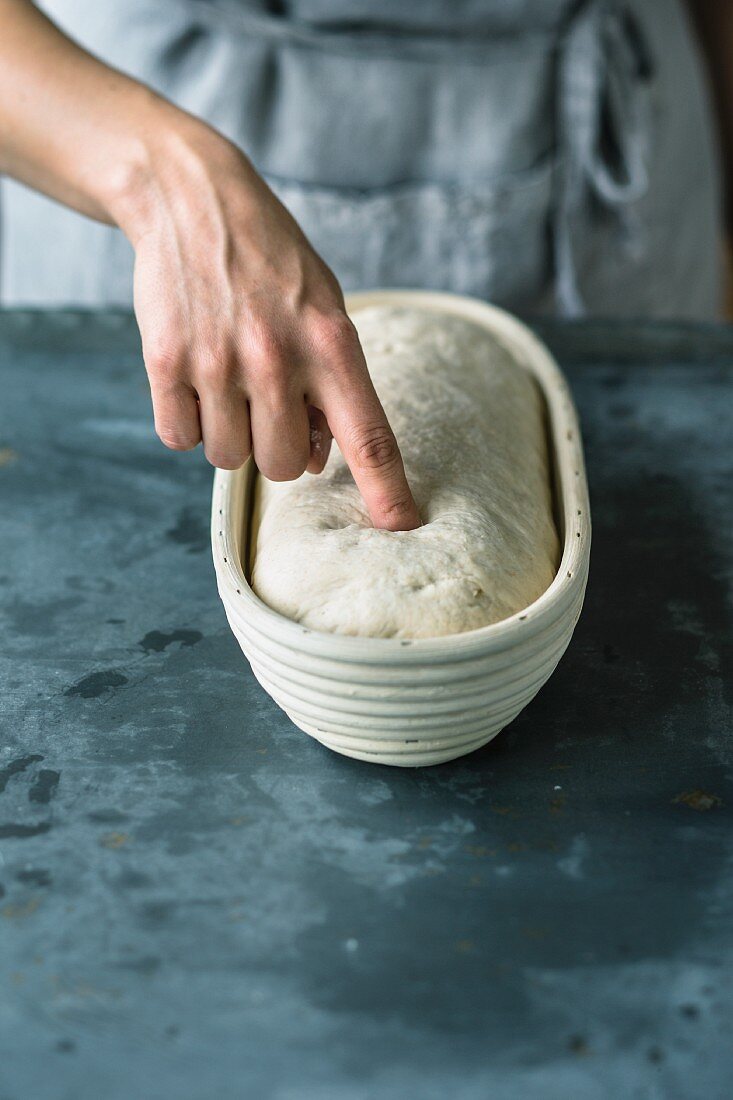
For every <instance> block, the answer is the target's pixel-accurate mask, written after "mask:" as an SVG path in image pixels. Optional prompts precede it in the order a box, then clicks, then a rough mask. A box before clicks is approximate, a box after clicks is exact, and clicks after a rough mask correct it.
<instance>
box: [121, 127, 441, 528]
mask: <svg viewBox="0 0 733 1100" xmlns="http://www.w3.org/2000/svg"><path fill="white" fill-rule="evenodd" d="M179 126H180V124H179ZM155 148H156V151H155V153H154V154H151V160H150V166H149V170H148V173H147V180H146V184H145V194H144V198H143V199H142V201H140V202H137V203H136V204H135V207H136V214H135V216H133V217H132V218H131V219H130V220H131V223H132V225H131V227H130V229H129V231H128V235H129V236H130V239H131V240H132V242H133V245H134V247H135V253H136V261H135V311H136V314H137V319H138V323H139V326H140V332H141V335H142V341H143V355H144V358H145V364H146V367H147V371H148V376H149V379H150V388H151V392H152V398H153V407H154V411H155V426H156V431H157V433H158V435H159V436H160V438H161V440H162V441H163V443H165V445H166V446H168V447H171V448H174V449H176V450H187V449H189V448H192V447H195V446H196V445H197V443H199V441H200V440H203V445H204V450H205V452H206V456H207V458H208V459H209V461H210V462H211V463H212V464H213V465H214V466H219V467H222V468H224V469H236V468H237V467H239V466H241V464H242V463H243V462H244V461H245V459H246V458H247V457H248V455H249V454H250V452H252V453H253V455H254V459H255V462H256V464H257V466H258V468H259V470H261V472H262V473H263V474H264V475H265V476H266V477H268V478H270V479H271V480H274V481H288V480H291V479H293V478H296V477H299V476H300V475H301V474H302V473H303V471H304V470H306V469H307V470H309V471H310V472H312V473H319V472H320V471H321V470H322V469H323V467H324V465H325V462H326V459H327V458H328V451H329V448H330V443H331V433H333V436H334V437H335V439H336V441H337V443H338V445H339V447H340V448H341V451H342V453H343V455H344V458H345V460H346V462H347V463H348V465H349V467H350V469H351V471H352V474H353V476H354V480H355V482H356V484H357V486H358V488H359V490H360V492H361V494H362V496H363V498H364V501H365V504H366V506H367V508H368V511H369V515H370V517H371V519H372V522H373V523H374V525H375V527H382V528H387V529H389V530H409V529H412V528H414V527H417V526H419V525H420V519H419V516H418V513H417V509H416V506H415V503H414V501H413V499H412V495H411V493H410V489H409V487H408V485H407V481H406V478H405V473H404V468H403V464H402V458H401V456H400V452H399V449H398V447H397V443H396V441H395V438H394V435H393V433H392V430H391V428H390V426H389V424H388V422H387V418H386V416H385V413H384V410H383V409H382V406H381V404H380V402H379V399H378V397H377V395H376V393H375V390H374V387H373V385H372V383H371V380H370V378H369V373H368V370H367V366H366V362H365V360H364V355H363V352H362V350H361V347H360V344H359V340H358V337H357V335H356V331H355V329H354V326H353V325H352V323H351V321H350V320H349V318H348V317H347V315H346V312H345V308H344V300H343V295H342V293H341V290H340V288H339V285H338V283H337V281H336V279H335V278H334V276H333V274H332V273H331V271H330V270H329V269H328V267H327V266H326V265H325V264H324V263H323V261H322V260H321V259H320V258H319V257H318V256H317V255H316V253H315V252H314V251H313V249H312V248H311V246H310V245H309V243H308V241H307V240H306V238H305V236H304V235H303V233H302V232H301V230H300V229H299V227H298V225H297V224H296V222H295V221H294V220H293V218H292V217H291V216H290V214H289V213H288V212H287V210H286V209H285V207H284V206H283V205H282V204H281V203H280V202H279V201H278V200H277V198H276V197H275V196H274V195H273V194H272V192H271V191H270V189H269V188H268V187H267V186H266V184H265V183H264V181H263V180H262V179H261V178H260V177H259V176H258V175H257V173H256V172H255V171H254V169H253V168H252V166H251V165H250V163H249V162H248V161H247V159H246V158H245V157H244V156H243V155H242V154H241V153H240V152H239V151H238V150H237V149H236V148H235V147H234V146H232V145H231V144H230V143H229V142H227V141H225V140H224V139H223V138H222V137H220V136H219V135H218V134H216V133H215V132H214V131H212V130H209V129H208V127H205V126H204V125H203V124H201V123H198V122H196V121H195V120H187V121H186V123H185V125H184V127H183V132H181V129H180V128H176V130H174V131H173V133H172V134H169V135H168V140H167V141H166V142H164V143H162V144H156V147H155Z"/></svg>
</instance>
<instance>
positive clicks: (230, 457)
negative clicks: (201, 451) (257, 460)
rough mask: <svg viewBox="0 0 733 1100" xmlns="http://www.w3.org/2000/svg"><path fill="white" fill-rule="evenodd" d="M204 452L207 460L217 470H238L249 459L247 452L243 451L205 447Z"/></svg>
mask: <svg viewBox="0 0 733 1100" xmlns="http://www.w3.org/2000/svg"><path fill="white" fill-rule="evenodd" d="M205 450H206V458H207V460H208V461H209V462H210V463H211V465H212V466H216V467H217V469H219V470H238V469H239V467H240V466H242V465H243V464H244V463H245V462H246V461H247V458H248V457H249V452H248V451H245V450H244V449H241V450H236V449H229V448H225V447H224V448H219V447H207V448H205Z"/></svg>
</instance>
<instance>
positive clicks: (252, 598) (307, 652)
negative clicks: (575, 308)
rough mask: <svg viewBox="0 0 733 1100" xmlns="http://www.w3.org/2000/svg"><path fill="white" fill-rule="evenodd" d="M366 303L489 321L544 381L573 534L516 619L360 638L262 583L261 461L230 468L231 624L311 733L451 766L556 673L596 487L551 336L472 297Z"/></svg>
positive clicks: (224, 486)
mask: <svg viewBox="0 0 733 1100" xmlns="http://www.w3.org/2000/svg"><path fill="white" fill-rule="evenodd" d="M346 304H347V309H348V311H349V313H351V314H352V315H353V314H354V313H356V312H357V311H358V310H360V309H363V308H364V307H365V306H371V305H379V304H385V305H410V306H419V307H421V308H425V309H434V310H438V311H440V312H444V313H445V312H447V313H453V314H457V315H458V316H461V317H465V318H467V319H468V320H471V321H473V322H475V323H478V324H480V325H482V326H483V327H484V328H486V329H487V330H488V331H489V332H491V333H492V334H493V335H494V336H495V337H497V338H498V339H499V340H500V341H501V342H502V343H503V344H504V346H505V347H508V348H509V349H510V351H511V352H512V353H513V355H514V356H515V358H516V359H517V361H518V362H520V363H522V364H523V365H524V366H525V367H527V368H528V369H529V370H530V371H531V372H532V374H533V375H534V377H535V378H536V380H537V382H538V383H539V386H540V388H541V390H542V392H543V394H544V398H545V403H546V408H547V429H548V444H549V449H550V454H551V459H552V473H553V494H554V506H555V520H556V523H557V526H558V531H559V533H560V537H561V540H562V543H563V552H562V559H561V562H560V566H559V568H558V572H557V575H556V576H555V579H554V581H553V582H552V584H551V585H550V587H549V588H548V589H547V591H546V592H544V593H543V595H542V596H540V598H539V599H537V600H535V602H534V603H533V604H530V606H529V607H527V608H525V609H524V610H523V611H520V612H518V613H517V614H516V615H512V616H511V618H509V619H504V620H503V621H502V622H499V623H494V624H492V625H490V626H486V627H482V628H481V629H479V630H472V631H469V632H467V633H464V634H455V635H450V636H448V637H442V638H434V639H433V638H422V639H416V640H414V641H407V640H400V639H395V638H354V637H345V636H342V635H335V634H325V633H321V632H319V631H314V630H308V629H306V628H305V627H303V626H301V625H299V624H298V623H295V622H292V621H291V620H289V619H286V618H284V617H283V616H282V615H279V614H278V613H277V612H275V611H273V610H271V609H270V608H269V607H267V606H266V605H265V604H263V603H262V601H261V600H259V599H258V597H257V596H256V595H255V594H254V592H253V591H252V589H251V587H250V585H249V583H248V580H247V574H248V568H247V563H248V560H249V555H250V551H251V545H250V544H251V522H252V502H253V486H254V479H255V477H256V476H257V474H256V471H255V469H254V466H253V464H252V462H251V460H250V461H249V462H247V463H246V464H245V465H244V466H243V467H242V468H241V469H240V470H236V471H233V472H232V471H225V470H217V471H216V474H215V477H214V495H213V504H212V527H211V538H212V548H213V555H214V566H215V569H216V576H217V582H218V587H219V593H220V595H221V598H222V601H223V603H224V607H225V610H226V614H227V618H228V620H229V624H230V626H231V628H232V630H233V631H234V634H235V635H236V637H237V640H238V641H239V644H240V645H241V647H242V650H243V651H244V654H245V656H246V657H247V659H248V660H249V662H250V664H251V666H252V671H253V672H254V674H255V676H256V677H257V679H258V680H259V682H260V684H261V685H262V686H263V688H264V689H265V691H267V692H268V694H269V695H271V696H272V698H273V699H274V700H275V702H276V703H278V705H279V706H281V707H282V708H283V710H284V711H286V713H287V714H288V715H289V716H290V718H291V719H292V721H293V722H295V724H296V725H297V726H299V727H300V728H301V729H302V730H304V731H305V732H306V733H308V734H310V735H311V736H312V737H315V738H316V739H317V740H318V741H321V742H322V743H323V744H324V745H327V746H328V747H329V748H331V749H333V750H334V751H335V752H339V753H342V754H344V755H345V756H352V757H357V758H358V759H360V760H369V761H372V762H374V763H378V764H396V765H401V766H403V767H419V766H423V765H426V764H440V763H442V762H444V761H446V760H452V759H454V758H455V757H458V756H462V755H464V754H465V753H468V752H472V751H473V750H474V749H477V748H479V747H480V746H481V745H485V744H486V742H487V741H489V740H491V738H492V737H494V736H495V735H496V734H497V733H498V732H499V731H500V730H501V729H502V728H503V727H504V726H506V725H507V723H509V722H511V721H512V719H514V718H515V717H516V716H517V714H519V712H520V711H521V710H522V708H523V707H525V706H526V705H527V703H529V701H530V700H531V699H532V698H533V697H534V695H535V694H536V693H537V692H538V691H539V689H540V688H541V687H542V685H543V684H544V683H545V681H546V680H547V679H548V677H549V676H550V675H551V673H552V672H553V670H554V668H555V666H556V665H557V663H558V661H559V660H560V658H561V656H562V654H563V653H564V651H565V649H566V647H567V645H568V642H569V641H570V638H571V635H572V633H573V629H574V627H575V624H576V622H577V620H578V616H579V615H580V609H581V607H582V604H583V597H584V594H585V585H586V580H587V576H588V562H589V556H590V531H591V525H590V512H589V504H588V486H587V482H586V476H585V467H584V463H583V452H582V445H581V438H580V431H579V427H578V419H577V415H576V412H575V408H574V405H573V401H572V398H571V396H570V393H569V390H568V386H567V383H566V381H565V379H564V377H563V375H562V373H561V372H560V370H559V368H558V366H557V364H556V363H555V361H554V360H553V358H552V357H551V355H550V353H549V352H548V350H547V349H546V348H545V346H544V345H543V344H542V343H541V342H540V341H539V340H538V339H537V338H536V337H535V336H534V335H533V334H532V333H531V332H530V331H529V329H528V328H527V327H526V326H525V325H523V324H522V323H521V322H519V321H518V320H516V319H515V318H514V317H512V316H511V315H509V314H508V313H506V312H504V311H503V310H500V309H497V308H496V307H494V306H489V305H486V304H485V303H483V302H479V301H476V300H474V299H471V298H464V297H459V296H456V295H451V294H436V293H429V292H423V291H369V292H364V293H359V294H351V295H349V296H348V297H347V302H346Z"/></svg>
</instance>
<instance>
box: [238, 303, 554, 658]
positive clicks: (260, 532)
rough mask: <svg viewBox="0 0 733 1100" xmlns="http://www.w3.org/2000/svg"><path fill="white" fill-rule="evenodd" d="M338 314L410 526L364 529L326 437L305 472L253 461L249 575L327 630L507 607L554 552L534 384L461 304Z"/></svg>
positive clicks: (535, 585) (470, 621)
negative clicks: (376, 407)
mask: <svg viewBox="0 0 733 1100" xmlns="http://www.w3.org/2000/svg"><path fill="white" fill-rule="evenodd" d="M353 321H354V324H355V325H356V328H357V330H358V333H359V336H360V338H361V342H362V346H363V348H364V352H365V355H366V359H367V363H368V365H369V370H370V373H371V375H372V379H373V381H374V385H375V387H376V389H377V392H378V394H379V396H380V399H381V400H382V403H383V404H384V407H385V409H386V412H387V416H388V417H389V420H390V423H391V425H392V428H393V429H394V432H395V435H396V437H397V440H398V443H399V445H400V449H401V451H402V456H403V459H404V462H405V469H406V471H407V477H408V481H409V483H410V486H411V488H412V491H413V494H414V496H415V500H416V502H417V505H418V508H419V510H420V515H421V516H422V519H423V524H424V525H423V526H422V527H421V528H419V529H418V530H416V531H402V532H391V531H378V530H375V529H374V528H373V527H372V526H371V524H370V521H369V517H368V514H367V511H366V509H365V507H364V504H363V501H362V499H361V496H360V495H359V492H358V490H357V488H356V486H355V484H354V482H353V479H352V477H351V474H350V472H349V469H348V467H347V466H346V463H345V462H344V460H343V457H342V456H341V453H340V452H339V450H338V448H337V447H336V444H335V443H334V445H333V450H332V452H331V455H330V457H329V460H328V463H327V465H326V469H325V470H324V472H323V473H322V474H321V475H320V476H314V475H312V474H307V473H306V474H303V476H302V477H300V478H298V480H297V481H292V482H282V483H274V482H270V481H267V480H266V479H265V478H263V477H262V476H261V475H259V474H258V475H257V492H256V504H255V507H256V512H257V517H256V521H257V520H259V526H258V529H257V537H256V544H255V556H254V568H253V572H252V587H253V588H254V590H255V592H256V593H257V594H258V596H259V597H260V599H262V600H263V601H264V602H265V603H266V604H268V605H269V606H270V607H272V608H274V609H275V610H276V611H279V612H280V613H281V614H282V615H285V616H287V617H288V618H290V619H294V620H296V621H297V622H299V623H302V624H304V625H305V626H308V627H311V628H312V629H315V630H324V631H328V632H332V633H336V634H352V635H363V636H372V637H387V638H391V637H399V638H424V637H437V636H441V635H446V634H457V633H461V632H463V631H466V630H474V629H476V628H477V627H482V626H486V625H488V624H489V623H494V622H498V621H499V620H500V619H504V618H506V617H507V616H509V615H512V614H514V613H515V612H517V611H521V610H522V609H523V608H525V607H526V606H527V605H528V604H530V603H532V601H533V600H535V599H536V598H537V597H538V596H540V595H541V594H542V592H544V591H545V589H546V588H547V587H548V586H549V584H550V583H551V581H552V580H553V577H554V575H555V572H556V569H557V564H558V561H559V542H558V537H557V533H556V531H555V526H554V523H553V519H552V510H551V490H550V480H549V469H548V455H547V441H546V435H545V426H544V417H543V401H542V397H541V394H540V391H539V389H538V387H537V384H536V383H535V381H534V379H533V378H532V377H531V375H530V374H529V372H528V371H527V370H526V369H525V368H524V367H522V366H521V365H520V364H518V363H517V362H516V361H515V360H514V358H513V357H512V356H511V355H510V353H509V352H508V351H507V350H505V349H504V348H503V347H502V345H501V344H500V343H499V342H498V341H496V340H495V339H494V338H493V337H492V336H491V335H490V334H489V333H487V332H486V331H485V330H484V329H483V328H481V327H480V326H478V325H475V324H473V323H472V322H470V321H466V320H464V319H463V318H459V317H454V316H452V315H450V314H442V313H435V312H434V311H432V310H425V309H419V308H405V307H395V306H389V307H385V306H372V307H368V308H364V309H361V310H358V311H357V312H356V313H355V314H354V317H353Z"/></svg>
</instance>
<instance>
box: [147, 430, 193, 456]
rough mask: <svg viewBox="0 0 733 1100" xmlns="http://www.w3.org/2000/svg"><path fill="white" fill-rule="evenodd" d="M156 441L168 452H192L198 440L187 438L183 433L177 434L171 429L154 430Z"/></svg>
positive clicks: (191, 437)
mask: <svg viewBox="0 0 733 1100" xmlns="http://www.w3.org/2000/svg"><path fill="white" fill-rule="evenodd" d="M155 431H156V435H157V436H158V439H159V440H160V442H161V443H162V444H163V446H164V447H167V448H168V450H169V451H192V450H193V449H194V447H195V446H196V444H197V443H198V439H194V438H193V436H188V435H186V434H185V433H183V432H177V431H175V429H172V428H156V429H155Z"/></svg>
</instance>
